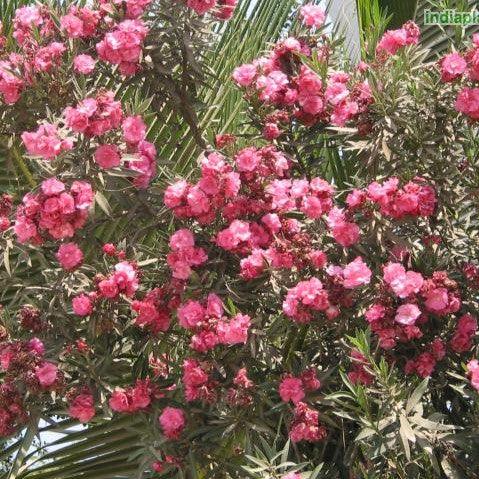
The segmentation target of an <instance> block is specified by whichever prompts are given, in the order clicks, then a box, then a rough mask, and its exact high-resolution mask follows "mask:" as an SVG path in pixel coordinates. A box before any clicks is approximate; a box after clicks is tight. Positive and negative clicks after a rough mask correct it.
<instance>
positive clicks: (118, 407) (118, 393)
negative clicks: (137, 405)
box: [108, 388, 130, 412]
mask: <svg viewBox="0 0 479 479" xmlns="http://www.w3.org/2000/svg"><path fill="white" fill-rule="evenodd" d="M108 404H109V405H110V408H111V409H112V410H113V411H116V412H128V411H129V410H130V403H129V400H128V396H127V394H126V392H125V390H124V389H121V388H117V389H115V390H114V391H113V393H112V394H111V397H110V400H109V401H108Z"/></svg>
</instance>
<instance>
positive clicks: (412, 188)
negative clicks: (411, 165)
mask: <svg viewBox="0 0 479 479" xmlns="http://www.w3.org/2000/svg"><path fill="white" fill-rule="evenodd" d="M367 201H370V202H371V203H373V204H376V205H378V206H379V210H380V212H381V214H383V215H385V216H389V217H391V218H394V219H401V218H405V217H414V216H423V217H428V216H431V215H433V214H434V211H435V208H436V204H437V199H436V193H435V190H434V188H433V187H432V186H431V185H429V184H427V183H426V182H425V181H424V180H423V179H422V178H415V179H414V180H412V181H410V182H408V183H406V184H405V185H404V186H403V187H402V188H399V179H398V178H396V177H392V178H389V179H388V180H386V181H384V182H383V183H382V184H381V183H378V182H376V181H374V182H373V183H371V184H370V185H369V186H368V187H367V188H366V190H357V189H355V190H353V191H352V192H351V193H349V195H348V197H347V198H346V203H347V205H348V207H349V208H350V209H352V210H354V209H359V208H362V207H365V206H366V202H367Z"/></svg>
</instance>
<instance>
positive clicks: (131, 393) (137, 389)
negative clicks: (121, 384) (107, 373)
mask: <svg viewBox="0 0 479 479" xmlns="http://www.w3.org/2000/svg"><path fill="white" fill-rule="evenodd" d="M153 394H154V390H153V387H152V385H151V384H150V381H149V379H145V380H141V379H138V380H137V381H136V384H135V385H134V386H130V387H128V388H126V389H123V388H117V389H115V390H114V391H113V392H112V394H111V397H110V399H109V401H108V404H109V405H110V408H111V409H112V410H113V411H116V412H122V413H133V412H136V411H140V410H142V409H145V408H147V407H148V406H149V405H150V403H151V401H152V397H153Z"/></svg>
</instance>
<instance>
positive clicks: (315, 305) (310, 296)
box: [283, 278, 330, 323]
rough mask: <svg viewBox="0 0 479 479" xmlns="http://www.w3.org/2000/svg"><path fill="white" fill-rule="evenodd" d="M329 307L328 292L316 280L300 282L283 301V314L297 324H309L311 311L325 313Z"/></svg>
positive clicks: (311, 317)
mask: <svg viewBox="0 0 479 479" xmlns="http://www.w3.org/2000/svg"><path fill="white" fill-rule="evenodd" d="M329 307H330V303H329V298H328V292H327V291H326V290H325V289H323V285H322V283H321V281H320V280H319V279H318V278H311V279H310V280H308V281H300V282H299V283H298V284H297V285H296V286H295V287H294V288H291V289H290V290H289V291H288V293H287V295H286V298H285V300H284V301H283V312H284V314H286V316H288V317H290V318H291V319H293V320H294V321H296V322H298V323H309V322H310V321H311V320H312V319H313V316H312V312H313V311H323V312H326V311H327V310H328V308H329Z"/></svg>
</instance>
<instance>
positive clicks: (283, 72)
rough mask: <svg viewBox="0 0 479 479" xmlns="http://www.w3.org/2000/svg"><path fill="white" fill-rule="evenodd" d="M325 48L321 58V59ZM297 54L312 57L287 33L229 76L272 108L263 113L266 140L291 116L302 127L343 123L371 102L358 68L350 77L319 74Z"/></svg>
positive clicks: (310, 20)
mask: <svg viewBox="0 0 479 479" xmlns="http://www.w3.org/2000/svg"><path fill="white" fill-rule="evenodd" d="M304 18H305V22H307V24H311V25H313V24H315V22H316V21H317V20H319V17H317V16H316V17H314V16H313V17H311V16H309V15H307V14H305V17H304ZM327 48H328V47H325V49H324V51H323V52H322V58H321V59H322V60H323V61H324V62H325V63H326V62H327V56H328V54H327ZM301 55H306V56H310V55H311V49H310V47H309V46H308V45H307V44H306V43H304V42H302V41H300V40H297V39H296V38H292V37H291V38H288V39H286V40H284V41H282V42H280V43H278V44H277V45H276V46H275V48H274V49H273V51H272V52H271V53H270V54H269V55H268V56H267V57H263V58H260V59H257V60H255V61H254V62H253V63H248V64H244V65H241V66H240V67H238V68H236V69H235V71H234V72H233V79H234V80H235V82H236V83H237V84H238V85H239V86H241V87H243V88H245V89H246V92H247V95H248V96H255V97H257V98H258V100H259V101H260V102H262V103H264V105H265V107H266V108H267V110H268V111H269V112H270V113H268V114H266V115H265V117H264V132H265V136H266V137H267V138H268V139H270V140H271V139H273V138H277V137H279V136H281V132H282V128H283V129H284V126H281V124H283V123H284V124H288V123H290V122H291V121H292V120H293V119H294V118H297V119H298V120H300V121H301V122H302V123H304V124H305V125H314V124H316V123H326V124H328V123H331V124H333V125H336V126H344V125H345V124H346V123H347V122H349V121H351V120H354V119H358V118H359V117H360V116H361V115H363V114H365V113H366V112H367V109H368V105H370V104H371V103H372V101H373V98H372V92H371V89H370V87H369V85H368V83H367V81H365V80H363V79H361V78H360V75H361V72H360V70H358V71H357V74H356V75H354V76H351V75H350V74H348V73H346V72H338V71H335V72H331V73H330V74H329V75H328V76H327V78H321V77H320V76H319V75H317V74H316V73H315V72H313V71H312V70H311V69H310V68H308V67H306V66H305V65H303V64H301V61H300V56H301ZM291 65H293V66H294V73H293V74H291Z"/></svg>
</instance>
